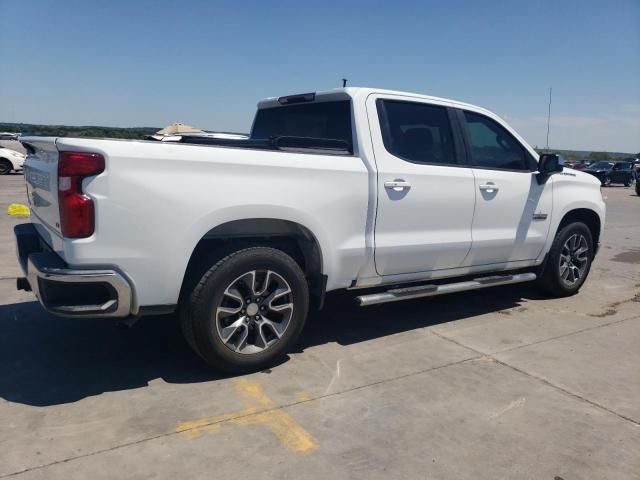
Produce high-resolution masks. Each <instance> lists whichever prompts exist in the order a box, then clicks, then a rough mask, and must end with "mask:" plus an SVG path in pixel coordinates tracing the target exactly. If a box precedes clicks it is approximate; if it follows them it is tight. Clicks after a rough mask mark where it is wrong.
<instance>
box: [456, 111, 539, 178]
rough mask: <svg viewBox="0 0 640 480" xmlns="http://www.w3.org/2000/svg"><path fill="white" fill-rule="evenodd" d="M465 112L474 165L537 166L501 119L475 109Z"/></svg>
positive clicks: (520, 167) (526, 167)
mask: <svg viewBox="0 0 640 480" xmlns="http://www.w3.org/2000/svg"><path fill="white" fill-rule="evenodd" d="M464 116H465V119H466V123H467V134H468V136H469V143H470V144H471V145H470V146H471V154H472V157H473V165H474V166H477V167H484V168H497V169H504V170H525V171H532V170H534V169H535V166H534V165H533V163H532V162H534V160H533V159H532V158H530V156H529V155H528V154H527V152H526V150H525V149H524V147H523V146H522V145H521V144H520V142H518V141H517V140H516V139H515V138H514V137H513V135H511V134H510V133H509V132H508V131H507V130H506V129H505V128H503V127H502V126H501V125H499V124H498V123H497V122H495V121H493V120H491V119H490V118H488V117H485V116H484V115H479V114H477V113H473V112H464ZM532 167H533V168H532Z"/></svg>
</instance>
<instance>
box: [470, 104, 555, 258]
mask: <svg viewBox="0 0 640 480" xmlns="http://www.w3.org/2000/svg"><path fill="white" fill-rule="evenodd" d="M459 118H460V119H461V121H462V123H463V125H464V126H465V128H464V129H463V130H465V132H466V137H467V144H468V146H469V150H470V154H471V155H470V156H471V162H472V165H473V174H474V176H475V188H476V193H477V200H476V208H475V213H474V217H473V226H472V236H473V247H472V249H471V253H470V256H469V259H468V262H469V264H470V265H473V266H478V265H489V264H502V263H508V262H515V261H522V260H534V259H536V258H537V257H538V256H539V255H540V253H541V251H542V249H543V247H544V244H545V242H546V240H547V235H548V233H549V225H550V221H551V208H552V190H551V188H552V186H551V182H550V181H548V182H545V183H542V184H539V183H538V180H537V178H536V176H537V175H536V173H535V170H536V169H537V162H536V161H535V160H534V158H533V157H532V155H531V154H530V153H529V152H528V151H527V149H526V148H525V147H524V146H523V145H522V144H521V143H520V142H519V141H518V140H517V139H516V138H515V137H514V136H513V135H512V134H511V133H510V132H509V131H508V130H507V129H506V128H505V127H503V126H502V125H500V124H499V123H498V122H497V121H495V120H494V119H491V118H489V117H487V116H485V115H482V114H480V113H475V112H470V111H465V112H463V113H461V115H459Z"/></svg>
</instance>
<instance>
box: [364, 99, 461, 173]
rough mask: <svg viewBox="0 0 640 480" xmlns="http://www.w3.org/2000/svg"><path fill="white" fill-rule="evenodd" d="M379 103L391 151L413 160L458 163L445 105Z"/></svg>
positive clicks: (385, 141) (383, 132)
mask: <svg viewBox="0 0 640 480" xmlns="http://www.w3.org/2000/svg"><path fill="white" fill-rule="evenodd" d="M377 106H378V117H379V118H380V125H381V126H382V139H383V141H384V146H385V148H386V149H387V151H388V152H389V153H391V154H392V155H395V156H396V157H400V158H402V159H404V160H408V161H410V162H417V163H436V164H445V165H446V164H457V162H456V156H455V151H454V148H453V135H452V133H451V124H450V123H449V115H448V114H447V109H446V108H445V107H439V106H436V105H428V104H424V103H413V102H400V101H396V100H382V99H380V100H378V102H377Z"/></svg>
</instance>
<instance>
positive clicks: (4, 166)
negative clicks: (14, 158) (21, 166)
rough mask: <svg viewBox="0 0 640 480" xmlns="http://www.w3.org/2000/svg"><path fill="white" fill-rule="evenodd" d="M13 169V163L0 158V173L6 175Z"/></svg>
mask: <svg viewBox="0 0 640 480" xmlns="http://www.w3.org/2000/svg"><path fill="white" fill-rule="evenodd" d="M11 170H13V165H12V164H11V162H10V161H9V160H5V159H3V158H1V159H0V175H8V174H9V173H10V172H11Z"/></svg>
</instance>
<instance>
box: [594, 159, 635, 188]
mask: <svg viewBox="0 0 640 480" xmlns="http://www.w3.org/2000/svg"><path fill="white" fill-rule="evenodd" d="M584 171H585V172H587V173H590V174H591V175H593V176H594V177H597V178H598V180H600V182H601V183H602V185H611V184H612V183H622V184H623V185H624V186H625V187H628V186H629V185H631V183H632V182H633V166H632V164H631V162H608V161H602V160H601V161H598V162H594V163H592V164H591V165H589V168H586V169H585V170H584Z"/></svg>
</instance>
